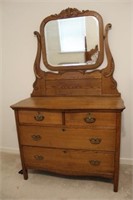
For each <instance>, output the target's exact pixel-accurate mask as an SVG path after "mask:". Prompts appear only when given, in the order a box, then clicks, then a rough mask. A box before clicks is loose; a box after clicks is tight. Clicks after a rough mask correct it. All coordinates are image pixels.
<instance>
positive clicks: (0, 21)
mask: <svg viewBox="0 0 133 200" xmlns="http://www.w3.org/2000/svg"><path fill="white" fill-rule="evenodd" d="M1 30H2V2H0V91H1V92H0V105H1V106H0V119H1V120H0V146H1V145H2V144H1V133H2V31H1Z"/></svg>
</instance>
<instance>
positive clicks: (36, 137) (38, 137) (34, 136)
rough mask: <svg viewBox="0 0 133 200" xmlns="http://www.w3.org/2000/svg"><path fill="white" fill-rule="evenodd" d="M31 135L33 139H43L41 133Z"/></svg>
mask: <svg viewBox="0 0 133 200" xmlns="http://www.w3.org/2000/svg"><path fill="white" fill-rule="evenodd" d="M31 137H32V139H33V140H34V141H38V140H41V136H40V135H32V136H31Z"/></svg>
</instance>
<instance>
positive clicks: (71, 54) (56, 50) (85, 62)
mask: <svg viewBox="0 0 133 200" xmlns="http://www.w3.org/2000/svg"><path fill="white" fill-rule="evenodd" d="M40 32H41V44H42V56H43V62H44V65H45V66H46V67H47V68H48V69H50V70H58V71H60V70H70V69H86V70H88V69H95V68H97V67H99V66H100V64H101V63H102V62H103V21H102V18H101V16H100V15H99V14H98V13H96V12H94V11H82V12H80V11H79V10H77V9H72V8H68V9H66V10H63V11H62V12H61V13H60V14H58V15H51V16H49V17H47V18H46V19H44V20H43V21H42V24H41V27H40Z"/></svg>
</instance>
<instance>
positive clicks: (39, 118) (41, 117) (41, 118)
mask: <svg viewBox="0 0 133 200" xmlns="http://www.w3.org/2000/svg"><path fill="white" fill-rule="evenodd" d="M34 119H35V120H36V121H43V120H44V116H43V115H41V114H40V113H39V112H38V114H37V115H36V116H34Z"/></svg>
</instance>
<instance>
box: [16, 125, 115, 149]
mask: <svg viewBox="0 0 133 200" xmlns="http://www.w3.org/2000/svg"><path fill="white" fill-rule="evenodd" d="M20 142H21V144H22V145H29V146H30V145H31V146H42V147H56V148H69V149H89V150H105V151H106V150H107V151H114V150H115V130H112V129H111V130H110V129H107V130H98V129H97V130H95V129H80V128H79V129H69V128H54V127H41V126H40V127H37V126H20Z"/></svg>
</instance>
